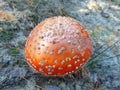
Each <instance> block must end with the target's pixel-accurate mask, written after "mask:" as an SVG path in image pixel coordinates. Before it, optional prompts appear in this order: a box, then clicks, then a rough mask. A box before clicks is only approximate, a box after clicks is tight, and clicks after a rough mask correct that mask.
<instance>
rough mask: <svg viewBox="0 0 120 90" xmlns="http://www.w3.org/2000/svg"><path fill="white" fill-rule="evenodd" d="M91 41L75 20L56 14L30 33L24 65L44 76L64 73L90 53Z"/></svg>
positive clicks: (82, 63)
mask: <svg viewBox="0 0 120 90" xmlns="http://www.w3.org/2000/svg"><path fill="white" fill-rule="evenodd" d="M92 49H93V46H92V40H91V38H90V36H89V34H88V31H87V30H86V29H85V27H84V26H83V25H81V24H80V23H79V22H78V21H77V20H75V19H73V18H70V17H64V16H56V17H51V18H48V19H46V20H44V21H43V22H41V23H40V24H38V25H37V26H36V27H35V28H34V29H33V30H32V31H31V33H30V35H29V37H28V39H27V41H26V45H25V54H26V59H27V62H28V64H29V65H30V66H31V67H32V68H33V69H35V70H36V71H37V72H39V73H41V74H44V75H47V76H65V75H68V74H71V73H74V72H76V71H78V70H80V69H81V68H82V67H83V66H84V65H85V64H86V63H87V62H88V60H89V59H90V57H91V55H92Z"/></svg>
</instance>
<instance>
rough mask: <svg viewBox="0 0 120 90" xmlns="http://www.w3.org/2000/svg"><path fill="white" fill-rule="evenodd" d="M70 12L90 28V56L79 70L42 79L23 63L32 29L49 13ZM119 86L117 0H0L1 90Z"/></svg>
mask: <svg viewBox="0 0 120 90" xmlns="http://www.w3.org/2000/svg"><path fill="white" fill-rule="evenodd" d="M58 15H62V16H70V17H73V18H75V19H77V20H79V21H80V22H81V23H82V24H83V25H84V26H85V27H86V28H87V29H88V31H89V33H90V35H91V37H92V39H93V45H94V52H93V56H92V58H91V59H90V61H89V62H88V64H87V65H86V66H85V67H84V68H83V69H82V70H80V71H79V72H78V73H76V74H73V75H71V76H65V77H57V78H51V77H45V76H43V75H40V74H38V73H36V72H35V71H33V70H32V69H31V68H30V67H29V66H28V64H27V63H26V61H25V55H24V47H25V46H24V45H25V41H26V39H27V37H28V34H29V33H30V31H31V30H32V29H33V28H34V27H35V26H36V25H37V24H38V23H39V22H41V21H42V20H44V19H45V18H48V17H51V16H58ZM42 89H46V90H120V1H119V0H69V1H68V0H31V1H29V0H19V1H17V0H0V90H42Z"/></svg>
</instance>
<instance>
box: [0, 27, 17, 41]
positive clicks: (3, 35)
mask: <svg viewBox="0 0 120 90" xmlns="http://www.w3.org/2000/svg"><path fill="white" fill-rule="evenodd" d="M14 36H15V34H14V30H12V29H6V30H0V40H2V41H4V42H7V41H9V40H11V39H13V37H14Z"/></svg>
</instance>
